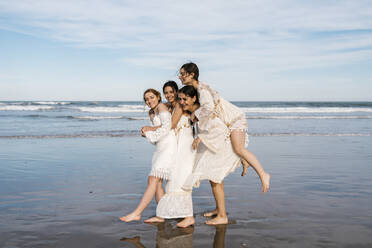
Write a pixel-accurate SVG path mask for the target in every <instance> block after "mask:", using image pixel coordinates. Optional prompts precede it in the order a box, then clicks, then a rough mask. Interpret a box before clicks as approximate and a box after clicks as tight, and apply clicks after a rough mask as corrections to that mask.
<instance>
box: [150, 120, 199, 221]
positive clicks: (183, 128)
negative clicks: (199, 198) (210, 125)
mask: <svg viewBox="0 0 372 248" xmlns="http://www.w3.org/2000/svg"><path fill="white" fill-rule="evenodd" d="M174 132H175V134H176V138H177V153H176V165H175V167H174V169H173V171H172V174H171V177H170V179H169V180H168V181H167V184H166V187H165V191H166V194H165V195H164V196H163V197H162V198H161V199H160V201H159V203H158V206H157V208H156V216H158V217H161V218H167V219H171V218H184V217H188V216H193V208H192V197H191V192H190V191H184V190H183V189H182V186H183V184H184V183H185V181H186V179H187V177H188V176H189V175H191V173H192V169H193V167H194V162H195V154H196V151H194V150H193V149H192V142H193V141H194V138H193V134H192V127H191V126H190V122H189V117H187V116H185V115H182V117H181V119H180V120H179V122H178V124H177V127H176V128H175V130H174Z"/></svg>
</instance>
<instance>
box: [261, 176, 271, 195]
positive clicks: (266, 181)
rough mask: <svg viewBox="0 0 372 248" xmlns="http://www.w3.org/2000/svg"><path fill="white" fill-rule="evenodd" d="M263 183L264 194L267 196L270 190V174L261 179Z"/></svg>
mask: <svg viewBox="0 0 372 248" xmlns="http://www.w3.org/2000/svg"><path fill="white" fill-rule="evenodd" d="M261 183H262V194H265V193H266V192H267V191H268V190H269V188H270V174H269V173H266V172H265V173H264V174H263V176H262V178H261Z"/></svg>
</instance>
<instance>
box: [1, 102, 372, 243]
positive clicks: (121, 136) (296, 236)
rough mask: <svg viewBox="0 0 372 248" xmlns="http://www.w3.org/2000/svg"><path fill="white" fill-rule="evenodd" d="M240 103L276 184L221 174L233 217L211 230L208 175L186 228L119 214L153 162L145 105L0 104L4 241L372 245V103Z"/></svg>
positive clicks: (133, 202) (150, 212)
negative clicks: (144, 128) (267, 186)
mask: <svg viewBox="0 0 372 248" xmlns="http://www.w3.org/2000/svg"><path fill="white" fill-rule="evenodd" d="M235 104H236V105H238V106H239V107H241V108H242V110H243V111H244V112H245V114H246V118H247V122H248V134H249V136H250V138H249V141H250V142H249V146H248V148H249V150H251V151H252V152H253V153H254V154H255V155H256V156H257V157H258V159H259V161H260V162H261V164H262V165H263V167H264V168H265V170H266V171H267V172H268V173H270V175H271V187H270V190H269V191H268V192H267V193H266V194H265V195H262V194H261V185H260V182H259V179H258V177H257V175H256V173H255V172H254V170H253V169H248V173H247V175H246V176H245V177H241V176H240V173H241V169H240V168H238V169H237V170H236V171H235V172H234V173H231V174H230V175H228V176H227V177H226V178H225V179H224V188H225V198H226V208H227V215H228V218H229V224H228V225H222V226H217V227H213V226H207V225H206V224H204V222H205V221H206V218H204V217H203V212H205V211H208V210H212V209H213V208H214V207H215V202H214V199H213V195H212V192H211V187H210V185H209V183H208V182H207V181H203V182H202V183H201V186H200V188H195V189H194V190H193V193H192V194H193V208H194V215H195V220H196V223H195V225H194V226H193V227H190V228H188V229H180V228H177V227H176V224H177V221H180V220H177V219H176V220H167V221H166V222H165V223H164V224H160V225H149V224H145V223H143V221H140V222H132V223H124V222H122V221H120V220H119V217H121V216H123V215H125V214H128V213H130V212H131V211H132V210H133V209H134V208H135V207H136V206H137V204H138V202H139V201H140V199H141V196H142V194H143V192H144V191H145V188H146V185H147V176H148V173H149V172H150V170H151V160H152V154H153V152H154V150H155V146H154V145H152V144H150V143H149V142H147V140H146V139H144V138H143V137H141V136H140V133H139V129H140V128H141V127H142V126H143V125H148V124H149V120H148V117H147V112H146V111H147V108H146V107H145V105H144V103H143V102H86V101H85V102H72V101H69V102H67V101H47V102H46V101H2V102H0V218H1V221H0V247H4V248H15V247H22V248H23V247H32V248H35V247H38V248H39V247H41V248H43V247H45V248H46V247H71V248H73V247H79V248H81V247H188V248H192V247H286V248H287V247H332V248H336V247H372V224H371V223H372V222H371V220H372V208H371V207H370V206H372V180H371V175H372V166H371V165H372V149H371V147H372V139H371V137H370V136H371V134H372V102H235ZM155 212H156V203H155V201H153V202H152V203H151V204H150V205H149V206H148V207H147V208H146V210H145V211H144V212H143V215H142V220H144V219H146V218H149V217H151V216H154V215H155Z"/></svg>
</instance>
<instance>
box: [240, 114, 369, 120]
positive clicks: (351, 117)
mask: <svg viewBox="0 0 372 248" xmlns="http://www.w3.org/2000/svg"><path fill="white" fill-rule="evenodd" d="M246 118H247V119H279V120H280V119H288V120H291V119H293V120H294V119H299V120H301V119H304V120H307V119H320V120H322V119H372V116H371V115H350V116H347V115H344V116H337V115H333V116H332V115H330V116H317V115H315V116H314V115H311V116H310V115H309V116H298V115H287V116H275V115H274V116H247V117H246Z"/></svg>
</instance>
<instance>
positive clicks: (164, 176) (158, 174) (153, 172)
mask: <svg viewBox="0 0 372 248" xmlns="http://www.w3.org/2000/svg"><path fill="white" fill-rule="evenodd" d="M169 175H170V173H169V172H168V171H164V170H151V172H150V174H149V176H153V177H157V178H160V179H163V180H168V178H169Z"/></svg>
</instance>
